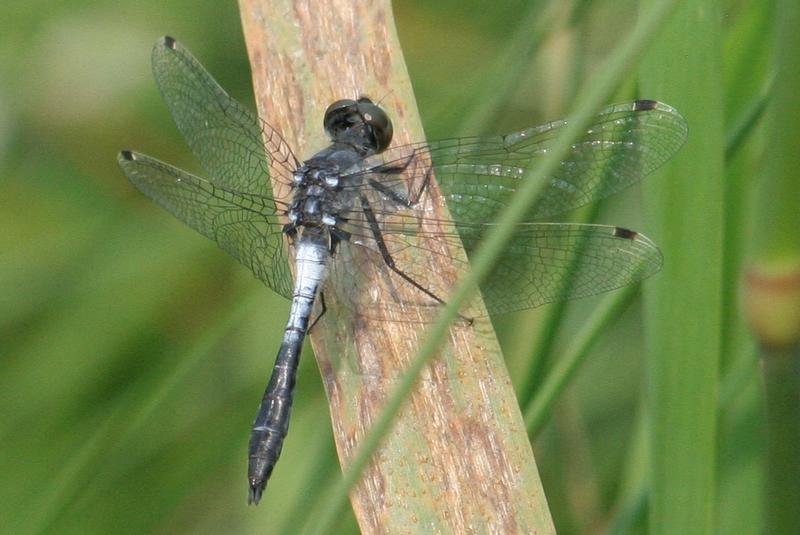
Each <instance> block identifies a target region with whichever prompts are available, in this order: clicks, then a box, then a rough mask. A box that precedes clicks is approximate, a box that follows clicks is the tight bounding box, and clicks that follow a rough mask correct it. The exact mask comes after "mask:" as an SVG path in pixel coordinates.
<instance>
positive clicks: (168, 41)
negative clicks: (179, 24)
mask: <svg viewBox="0 0 800 535" xmlns="http://www.w3.org/2000/svg"><path fill="white" fill-rule="evenodd" d="M158 44H159V45H161V46H164V47H167V48H171V49H172V50H175V49H176V48H177V47H178V41H176V40H175V38H174V37H170V36H169V35H165V36H164V37H162V38H161V39H159V40H158Z"/></svg>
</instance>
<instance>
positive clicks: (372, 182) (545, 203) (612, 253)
mask: <svg viewBox="0 0 800 535" xmlns="http://www.w3.org/2000/svg"><path fill="white" fill-rule="evenodd" d="M152 68H153V73H154V76H155V79H156V82H157V85H158V87H159V89H160V91H161V94H162V96H163V98H164V100H165V102H166V104H167V107H168V108H169V110H170V112H171V114H172V117H173V119H174V120H175V123H176V124H177V126H178V129H179V130H180V131H181V133H182V135H183V137H184V138H185V139H186V141H187V142H188V144H189V147H190V149H191V151H192V153H193V154H194V155H195V157H196V158H197V159H198V160H199V161H200V163H201V165H202V167H203V168H204V169H205V171H206V173H207V174H208V177H207V178H204V177H201V176H198V175H195V174H192V173H189V172H186V171H183V170H181V169H178V168H177V167H174V166H172V165H169V164H167V163H164V162H162V161H159V160H157V159H155V158H152V157H150V156H146V155H144V154H141V153H138V152H133V151H130V150H124V151H122V152H120V154H119V156H118V163H119V165H120V167H121V169H122V171H123V173H124V174H125V175H126V176H127V178H128V179H129V180H130V181H131V182H132V183H133V185H134V186H136V188H138V189H139V190H140V191H141V192H142V193H144V194H145V195H146V196H148V197H150V198H151V199H152V200H154V201H155V202H156V203H158V204H159V205H161V206H162V207H164V208H166V209H167V210H168V211H170V212H171V213H172V214H174V215H175V216H177V217H178V218H179V219H180V220H182V221H183V222H185V223H187V224H188V225H189V226H190V227H192V228H194V229H195V230H197V231H198V232H200V233H201V234H203V235H205V236H207V237H208V238H211V239H213V240H215V241H216V242H217V244H218V245H219V247H220V248H222V249H223V250H225V251H227V252H228V253H230V254H231V255H232V256H233V257H235V258H236V259H237V260H239V262H241V263H242V264H244V265H245V266H246V267H248V268H249V269H250V270H251V271H252V272H253V274H254V275H255V277H256V278H257V279H259V280H261V281H262V282H263V283H264V284H266V286H268V287H269V288H271V289H272V290H273V291H275V292H277V293H278V294H280V295H282V296H284V297H285V298H287V299H290V300H291V308H290V312H289V319H288V322H287V325H286V329H285V331H284V334H283V339H282V342H281V345H280V349H279V350H278V354H277V357H276V359H275V364H274V367H273V370H272V374H271V377H270V380H269V383H268V385H267V387H266V390H265V392H264V395H263V397H262V400H261V403H260V406H259V409H258V412H257V416H256V418H255V421H254V423H253V426H252V429H251V436H250V444H249V452H248V453H249V457H248V459H249V462H248V485H249V493H248V494H249V497H248V501H249V503H251V504H258V502H259V501H260V499H261V496H262V493H263V492H264V489H265V487H266V484H267V481H268V479H269V477H270V475H271V474H272V471H273V468H274V467H275V464H276V463H277V461H278V458H279V456H280V453H281V449H282V447H283V443H284V439H285V438H286V435H287V433H288V429H289V417H290V412H291V406H292V400H293V396H294V387H295V381H296V373H297V367H298V362H299V358H300V353H301V349H302V345H303V341H304V339H305V337H306V334H307V333H308V331H309V328H310V323H311V326H313V323H314V322H315V321H316V320H318V319H319V317H320V316H321V315H322V314H324V313H325V310H326V306H325V296H326V295H329V296H331V297H333V298H334V302H336V303H337V305H339V306H346V307H353V310H356V311H358V313H360V314H364V315H365V316H368V317H375V318H385V319H389V320H392V321H405V320H404V319H403V318H409V317H411V318H416V319H422V320H423V321H424V319H425V318H426V317H429V315H430V314H429V313H430V312H431V311H435V310H437V309H438V308H439V307H440V306H441V305H442V304H443V303H445V302H446V300H447V296H448V292H449V291H450V290H451V289H452V287H453V285H454V283H455V280H454V279H453V278H452V277H450V278H448V277H445V276H441V274H440V271H441V270H438V269H436V266H439V265H442V262H446V265H448V266H452V269H453V272H454V273H455V274H457V275H460V274H463V273H464V272H465V271H466V270H468V269H469V259H468V258H469V256H470V255H471V254H473V252H474V251H475V250H476V248H477V247H478V244H479V243H480V241H481V239H482V237H483V236H484V235H485V234H486V232H487V231H488V230H489V229H491V227H492V225H493V224H492V223H491V221H492V220H493V219H494V218H495V217H496V216H497V214H498V213H499V212H500V211H501V210H502V209H503V207H504V206H506V205H507V204H508V203H509V202H510V200H511V198H512V197H513V196H514V194H515V192H516V191H517V189H519V187H520V186H521V184H522V183H523V181H524V180H526V176H527V174H528V171H529V169H531V167H532V166H534V165H535V163H536V161H537V160H538V159H539V158H540V157H541V156H542V155H544V154H545V153H546V152H547V151H548V150H549V149H550V147H552V146H553V144H554V142H555V140H556V138H557V137H558V135H559V133H560V132H561V131H562V130H563V129H564V127H565V126H566V125H567V124H568V123H569V120H558V121H553V122H549V123H546V124H543V125H541V126H535V127H532V128H526V129H524V130H520V131H517V132H514V133H510V134H506V135H496V136H484V137H462V138H454V139H445V140H440V141H423V142H418V143H412V144H406V145H396V146H392V145H391V141H392V137H393V136H392V134H393V127H392V122H391V120H390V118H389V114H388V113H387V111H386V110H384V109H383V108H381V107H380V106H379V105H378V104H376V103H374V102H373V101H372V100H371V99H369V98H368V97H363V96H362V97H359V98H356V99H342V100H338V101H336V102H334V103H332V104H331V105H330V106H329V107H328V109H327V111H326V112H325V115H324V117H323V127H324V129H325V132H326V134H327V135H328V137H329V138H330V145H329V146H327V147H325V148H323V149H322V150H321V151H319V152H317V153H316V154H314V155H313V156H311V157H310V158H308V159H306V160H304V161H301V160H299V159H298V158H297V157H296V156H295V155H294V153H293V152H292V150H291V148H290V147H289V145H288V144H287V142H286V141H285V140H284V139H283V137H281V135H280V133H279V132H278V130H276V129H275V128H273V127H272V126H270V125H269V124H267V123H266V122H264V121H263V120H261V119H259V117H258V116H257V115H255V114H254V113H253V112H252V111H250V110H248V109H247V108H246V107H245V106H243V105H241V104H240V103H239V102H237V101H236V100H234V99H233V98H231V97H230V96H229V95H228V94H227V93H226V92H225V91H224V90H223V89H222V87H221V86H220V85H219V84H218V83H217V82H216V81H215V80H214V78H212V76H211V75H210V74H209V73H208V72H207V71H206V69H205V68H203V66H202V65H201V64H200V63H199V62H198V61H197V60H196V59H195V58H194V57H193V56H192V55H191V54H190V53H189V52H188V51H187V50H186V48H184V47H183V46H182V45H181V44H179V43H178V42H177V41H176V40H175V39H173V38H171V37H163V38H161V39H160V40H159V41H158V42H157V43H156V44H155V46H154V48H153V51H152ZM686 136H687V125H686V121H685V120H684V118H683V117H682V116H681V115H680V113H678V111H676V110H675V109H674V108H672V107H670V106H668V105H666V104H664V103H661V102H657V101H653V100H635V101H631V102H627V103H623V104H617V105H613V106H609V107H607V108H605V109H603V110H602V111H600V112H599V113H598V114H597V115H596V116H595V117H594V119H593V121H592V122H591V124H590V125H589V127H588V128H587V129H586V130H585V132H584V133H583V135H582V136H581V137H580V138H579V139H578V140H576V141H575V142H574V143H573V144H572V146H571V148H570V151H569V153H568V154H567V156H566V157H565V158H564V159H563V161H562V162H561V164H560V166H558V168H557V169H556V170H555V171H554V172H553V173H552V174H551V175H550V176H548V177H546V183H545V186H544V188H543V190H542V192H541V194H540V195H539V197H538V199H537V201H536V202H535V203H534V204H533V205H532V206H531V208H530V209H529V211H528V213H527V217H526V219H525V222H524V223H521V224H519V225H518V226H517V227H516V230H515V232H514V234H513V236H512V238H511V240H510V241H509V245H508V246H507V247H506V248H505V250H504V252H503V254H502V255H501V256H500V258H499V259H498V260H497V261H496V264H495V266H494V268H493V270H492V272H491V273H490V274H489V276H488V277H487V278H486V282H485V283H484V284H483V285H482V286H481V293H482V303H483V304H480V305H478V304H475V305H473V304H467V305H465V306H464V308H463V309H462V310H461V311H460V314H461V317H462V318H474V317H477V316H481V315H486V314H487V313H488V314H490V315H495V314H503V313H509V312H514V311H518V310H523V309H528V308H532V307H536V306H539V305H542V304H545V303H549V302H553V301H557V300H561V299H573V298H579V297H584V296H589V295H595V294H598V293H601V292H605V291H608V290H612V289H615V288H620V287H622V286H625V285H627V284H631V283H634V282H637V281H640V280H643V279H645V278H647V277H649V276H651V275H653V274H654V273H656V272H657V271H658V270H659V269H660V267H661V264H662V256H661V252H660V251H659V249H658V247H657V246H656V245H655V244H654V243H653V242H652V241H651V240H650V239H648V238H647V237H645V236H644V235H642V234H640V233H638V232H635V231H632V230H628V229H624V228H621V227H615V226H606V225H595V224H576V223H551V222H546V221H543V219H547V218H550V217H551V216H554V215H557V214H562V213H564V212H568V211H571V210H573V209H575V208H577V207H580V206H583V205H585V204H587V203H589V202H592V201H594V200H597V199H602V198H605V197H608V196H610V195H612V194H614V193H616V192H618V191H620V190H622V189H624V188H626V187H628V186H630V185H631V184H634V183H636V182H638V181H639V180H640V179H641V178H642V177H643V176H645V175H647V174H649V173H651V172H652V171H654V170H655V169H657V168H658V167H660V166H661V165H662V164H664V163H665V162H666V161H667V160H669V159H670V158H671V157H672V156H673V155H674V154H675V153H676V152H677V151H678V149H679V148H680V147H681V146H682V145H683V143H684V141H685V139H686ZM443 206H446V209H447V211H448V212H449V217H442V216H439V215H437V214H441V213H443V212H442V211H440V210H437V208H441V207H443ZM463 251H466V255H467V256H466V257H465V256H464V254H463ZM292 263H293V265H294V270H293V271H294V272H292V269H291V267H290V265H291V264H292ZM376 280H379V281H380V284H376ZM565 280H568V281H569V283H568V284H565V283H564V282H563V281H565ZM378 287H379V288H380V291H377V290H376V288H378ZM484 306H485V308H483V307H484ZM315 311H316V313H317V317H316V319H315V320H314V322H312V321H311V318H312V315H313V314H314V313H315ZM398 311H400V312H401V314H400V315H398ZM398 318H400V319H399V320H398Z"/></svg>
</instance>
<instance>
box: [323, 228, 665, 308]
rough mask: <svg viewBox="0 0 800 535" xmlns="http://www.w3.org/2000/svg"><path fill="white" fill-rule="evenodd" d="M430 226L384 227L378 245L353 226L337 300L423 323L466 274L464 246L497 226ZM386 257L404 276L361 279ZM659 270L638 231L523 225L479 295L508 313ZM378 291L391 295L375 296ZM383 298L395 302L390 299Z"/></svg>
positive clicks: (337, 266) (656, 255)
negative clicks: (414, 314)
mask: <svg viewBox="0 0 800 535" xmlns="http://www.w3.org/2000/svg"><path fill="white" fill-rule="evenodd" d="M431 225H432V224H431V222H422V223H420V222H419V221H418V220H416V221H415V220H414V219H412V218H408V219H404V218H397V220H396V221H395V222H393V223H389V222H386V223H384V225H383V228H382V231H381V233H380V234H379V236H378V237H377V238H376V235H375V233H374V232H373V227H372V226H371V225H370V224H369V222H364V223H356V222H355V221H351V222H350V225H349V227H348V230H349V231H350V232H351V238H350V248H349V251H348V252H347V253H346V254H339V255H337V256H335V257H334V259H333V266H332V271H333V272H334V273H337V275H339V276H337V277H332V281H333V282H334V283H336V281H339V280H346V281H347V283H346V284H344V285H342V286H341V287H338V288H337V294H338V295H345V296H350V297H349V299H350V300H351V302H352V303H353V305H354V306H359V307H363V309H364V310H365V311H367V312H366V313H368V314H371V315H373V316H375V317H385V318H387V319H393V317H394V315H395V314H399V311H400V310H401V309H403V310H405V311H406V315H405V316H398V317H408V316H407V312H408V309H409V308H417V309H419V310H420V311H422V313H421V316H420V317H421V318H422V319H425V318H426V316H427V315H429V312H432V311H434V310H435V308H436V307H437V306H438V305H439V304H440V300H441V301H446V300H447V298H448V297H449V296H450V293H451V291H452V288H453V285H454V284H455V282H456V277H457V276H460V275H463V273H464V272H465V271H466V270H468V269H469V264H468V262H467V260H466V259H465V258H464V257H463V256H459V254H458V248H459V247H460V246H461V244H463V246H464V248H465V249H466V251H467V255H468V256H469V255H471V254H473V253H474V251H475V249H476V247H477V245H478V243H479V241H480V239H481V238H482V237H483V235H484V234H485V232H487V231H488V230H489V229H490V228H491V226H492V225H491V224H476V225H468V224H463V223H461V224H459V223H447V222H444V221H437V222H436V223H435V225H433V226H431ZM426 226H427V227H428V228H426ZM379 242H381V243H379ZM387 254H388V255H389V256H390V257H391V261H392V263H393V264H394V265H395V266H396V267H397V269H398V270H399V271H401V272H402V275H401V274H399V273H398V272H396V271H392V270H391V269H383V270H382V271H380V272H378V273H373V274H371V275H370V277H369V278H367V279H362V278H361V276H360V275H359V274H360V273H364V272H365V271H367V270H369V269H370V266H373V265H385V264H386V263H387V262H386V256H387ZM442 263H444V264H445V265H449V266H453V267H454V270H453V273H451V274H443V273H441V268H440V266H441V265H442ZM661 263H662V256H661V253H660V251H659V250H658V248H657V247H656V246H655V244H653V242H652V241H650V240H649V239H648V238H647V237H645V236H643V235H641V234H638V233H636V232H634V231H630V230H627V229H623V228H620V227H613V226H605V225H580V224H563V223H523V224H520V225H519V226H518V227H517V229H516V231H515V233H514V235H513V236H512V238H511V239H510V240H509V244H508V246H507V247H506V249H504V250H503V253H502V255H501V256H500V257H499V258H498V260H497V263H496V264H495V266H494V268H493V270H492V272H491V273H490V274H489V276H488V277H487V278H486V280H485V283H484V284H483V285H482V286H481V291H482V294H483V299H484V303H485V305H486V308H487V309H488V311H489V313H491V314H504V313H508V312H514V311H518V310H524V309H527V308H532V307H537V306H540V305H543V304H545V303H551V302H554V301H558V300H562V299H576V298H580V297H586V296H590V295H595V294H599V293H603V292H606V291H609V290H613V289H615V288H620V287H622V286H626V285H628V284H631V283H634V282H637V281H640V280H643V279H645V278H647V277H649V276H651V275H653V274H654V273H656V272H657V271H658V270H659V269H660V267H661ZM376 277H377V278H376ZM362 280H368V281H369V282H368V283H366V282H364V283H362V282H360V281H362ZM376 281H378V282H376ZM378 285H383V286H384V288H388V289H389V291H388V292H386V291H385V292H382V293H378V292H376V288H377V286H378ZM416 285H419V286H421V287H422V288H424V289H425V291H423V290H420V289H419V288H418V287H417V286H416ZM379 295H381V297H378V296H379ZM386 295H389V296H390V298H389V299H388V300H387V299H386V298H385V297H384V296H386ZM409 295H410V296H411V297H410V298H409V297H408V296H409ZM393 296H397V297H393ZM401 296H402V297H401ZM426 310H427V311H429V312H425V311H426ZM462 314H463V315H465V316H467V317H476V316H480V315H482V314H483V312H482V310H481V309H480V308H478V307H477V305H475V304H470V305H467V306H466V307H465V308H464V309H462Z"/></svg>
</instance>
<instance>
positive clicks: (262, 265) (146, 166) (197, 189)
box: [117, 151, 292, 299]
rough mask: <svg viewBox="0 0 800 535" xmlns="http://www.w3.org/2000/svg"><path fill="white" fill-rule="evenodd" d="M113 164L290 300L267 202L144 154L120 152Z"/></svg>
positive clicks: (277, 230)
mask: <svg viewBox="0 0 800 535" xmlns="http://www.w3.org/2000/svg"><path fill="white" fill-rule="evenodd" d="M117 160H118V162H119V166H120V167H121V168H122V171H123V172H124V173H125V176H127V177H128V179H129V180H130V181H131V182H132V183H133V184H134V185H135V186H136V187H137V188H138V189H139V190H140V191H141V192H142V193H144V194H145V195H147V196H148V197H150V198H151V199H152V200H154V201H155V202H157V203H158V204H159V205H161V206H162V207H163V208H165V209H167V210H168V211H169V212H171V213H172V214H173V215H175V217H177V218H178V219H180V220H181V221H183V222H184V223H186V224H187V225H189V226H190V227H192V228H193V229H195V230H196V231H198V232H199V233H200V234H202V235H204V236H206V237H208V238H211V239H212V240H214V241H216V242H217V244H219V246H220V247H221V248H222V249H223V250H225V251H227V252H228V253H229V254H231V255H232V256H233V257H234V258H236V259H237V260H239V262H241V263H242V264H244V265H245V266H247V267H248V268H250V270H251V271H252V272H253V273H254V274H255V276H256V278H258V279H259V280H261V281H263V282H264V283H265V284H266V285H267V286H269V287H270V288H272V289H273V290H274V291H275V292H277V293H279V294H280V295H282V296H284V297H286V298H289V299H291V296H292V275H291V272H290V271H289V262H288V259H287V257H286V248H285V245H284V243H283V234H282V232H281V229H282V226H281V224H280V223H279V222H278V220H277V217H276V214H275V208H274V203H273V202H272V199H270V198H265V197H261V196H259V195H256V194H252V193H241V192H237V191H234V190H231V189H227V188H225V187H222V186H219V185H216V184H214V183H212V182H209V181H208V180H205V179H202V178H200V177H197V176H195V175H192V174H189V173H187V172H185V171H182V170H180V169H178V168H177V167H173V166H171V165H169V164H166V163H163V162H160V161H158V160H156V159H154V158H150V157H149V156H145V155H144V154H138V153H134V152H130V151H123V152H121V153H120V155H119V157H118V159H117Z"/></svg>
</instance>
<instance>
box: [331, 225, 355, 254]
mask: <svg viewBox="0 0 800 535" xmlns="http://www.w3.org/2000/svg"><path fill="white" fill-rule="evenodd" d="M349 240H350V233H349V232H347V231H346V230H342V229H340V228H338V227H331V228H330V247H329V250H330V252H331V254H332V255H334V254H336V248H337V247H338V246H339V243H340V242H343V241H349Z"/></svg>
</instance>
